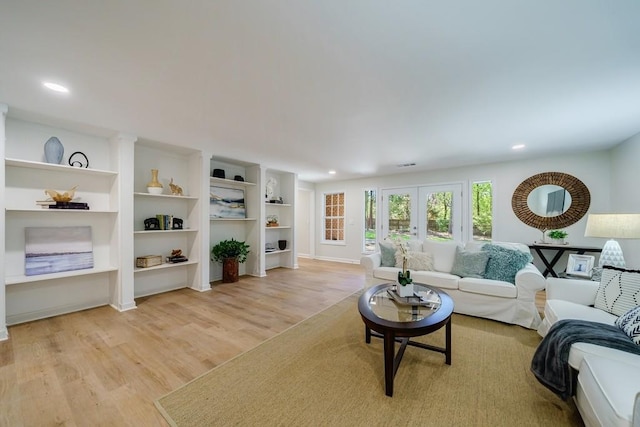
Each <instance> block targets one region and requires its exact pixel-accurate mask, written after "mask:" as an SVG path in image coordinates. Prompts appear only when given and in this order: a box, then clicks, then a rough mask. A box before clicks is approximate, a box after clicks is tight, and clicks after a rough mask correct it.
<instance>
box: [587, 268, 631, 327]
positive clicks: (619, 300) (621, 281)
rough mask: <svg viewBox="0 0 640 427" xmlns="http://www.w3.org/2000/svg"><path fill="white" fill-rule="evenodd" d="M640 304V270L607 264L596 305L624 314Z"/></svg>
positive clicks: (615, 313) (620, 314)
mask: <svg viewBox="0 0 640 427" xmlns="http://www.w3.org/2000/svg"><path fill="white" fill-rule="evenodd" d="M639 305H640V271H639V270H626V269H624V268H618V267H612V266H610V265H605V266H604V267H602V279H600V286H599V287H598V292H597V293H596V301H595V304H594V306H595V307H596V308H599V309H600V310H604V311H606V312H609V313H611V314H614V315H616V316H622V315H623V314H625V313H626V312H628V311H629V310H631V309H632V308H633V307H637V306H639Z"/></svg>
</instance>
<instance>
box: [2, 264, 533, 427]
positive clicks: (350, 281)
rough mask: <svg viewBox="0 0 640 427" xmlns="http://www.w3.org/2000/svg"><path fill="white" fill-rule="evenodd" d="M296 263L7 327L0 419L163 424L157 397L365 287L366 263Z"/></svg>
mask: <svg viewBox="0 0 640 427" xmlns="http://www.w3.org/2000/svg"><path fill="white" fill-rule="evenodd" d="M299 264H300V268H299V269H297V270H290V269H274V270H270V271H268V276H267V277H264V278H256V277H249V276H244V277H242V278H241V280H240V282H238V283H233V284H221V283H217V284H214V286H213V289H212V290H211V291H209V292H196V291H193V290H190V289H181V290H178V291H174V292H168V293H164V294H159V295H155V296H151V297H146V298H140V299H138V300H136V303H137V309H135V310H131V311H128V312H124V313H118V312H117V311H115V310H114V309H112V308H111V307H101V308H96V309H92V310H86V311H82V312H77V313H72V314H68V315H64V316H57V317H54V318H50V319H45V320H40V321H36V322H30V323H26V324H22V325H16V326H12V327H10V328H9V334H10V339H9V340H8V341H4V342H0V426H11V427H17V426H166V425H167V423H166V422H165V421H164V419H163V418H162V416H161V415H160V413H159V412H158V411H157V410H156V408H155V407H154V405H153V401H154V400H155V399H157V398H158V397H160V396H162V395H164V394H166V393H168V392H170V391H172V390H174V389H176V388H177V387H179V386H181V385H182V384H184V383H186V382H188V381H190V380H192V379H193V378H195V377H197V376H199V375H201V374H203V373H205V372H207V371H208V370H210V369H211V368H214V367H215V366H218V365H220V364H221V363H224V362H225V361H227V360H229V359H231V358H233V357H234V356H237V355H238V354H240V353H242V352H244V351H246V350H249V349H251V348H253V347H255V346H256V345H258V344H260V343H261V342H263V341H265V340H266V339H268V338H270V337H272V336H274V335H276V334H278V333H279V332H282V331H283V330H285V329H287V328H289V327H291V326H293V325H295V324H296V323H298V322H300V321H302V320H304V319H306V318H307V317H310V316H311V315H313V314H314V313H317V312H319V311H321V310H323V309H325V308H327V307H329V306H331V305H333V304H334V303H336V302H338V301H340V300H342V299H343V298H345V297H346V296H348V295H350V294H352V293H353V292H355V291H357V290H359V289H361V288H362V287H363V286H364V274H363V270H362V267H360V266H359V265H351V264H339V263H332V262H323V261H312V260H305V259H300V260H299ZM538 302H539V304H540V302H541V304H544V295H542V296H541V298H540V297H539V298H538Z"/></svg>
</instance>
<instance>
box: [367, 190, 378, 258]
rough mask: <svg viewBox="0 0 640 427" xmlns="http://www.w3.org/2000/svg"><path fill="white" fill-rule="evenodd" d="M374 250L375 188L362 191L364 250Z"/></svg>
mask: <svg viewBox="0 0 640 427" xmlns="http://www.w3.org/2000/svg"><path fill="white" fill-rule="evenodd" d="M375 250H376V190H365V192H364V251H365V252H375Z"/></svg>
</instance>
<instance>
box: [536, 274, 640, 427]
mask: <svg viewBox="0 0 640 427" xmlns="http://www.w3.org/2000/svg"><path fill="white" fill-rule="evenodd" d="M598 286H599V283H598V282H593V281H590V280H572V279H558V278H549V279H547V290H546V293H547V301H546V303H545V309H544V320H543V321H542V323H541V324H540V326H539V327H538V333H539V334H540V335H541V336H543V337H544V336H546V334H547V332H548V331H549V328H551V326H552V325H553V324H554V323H556V322H557V321H559V320H563V319H579V320H588V321H593V322H600V323H606V324H609V325H613V324H614V323H615V321H616V319H617V316H615V315H613V314H610V313H608V312H606V311H603V310H600V309H597V308H595V307H594V304H595V300H596V293H597V291H598ZM569 366H570V367H571V368H572V369H575V370H577V371H579V373H578V384H577V387H576V396H575V398H574V399H575V402H576V406H577V407H578V410H579V411H580V414H581V415H582V418H583V420H584V422H585V425H586V426H587V427H590V426H632V425H633V426H640V396H639V393H640V355H637V354H632V353H628V352H624V351H620V350H615V349H612V348H608V347H603V346H599V345H595V344H586V343H575V344H573V345H572V346H571V350H570V352H569ZM634 405H635V409H634ZM634 413H635V416H634V415H633V414H634Z"/></svg>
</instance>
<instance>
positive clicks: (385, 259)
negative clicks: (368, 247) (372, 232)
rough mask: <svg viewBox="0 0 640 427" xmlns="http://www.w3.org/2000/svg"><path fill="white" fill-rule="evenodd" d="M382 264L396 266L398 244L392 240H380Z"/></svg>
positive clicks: (382, 265)
mask: <svg viewBox="0 0 640 427" xmlns="http://www.w3.org/2000/svg"><path fill="white" fill-rule="evenodd" d="M380 258H381V261H380V266H381V267H395V265H396V245H395V244H393V243H391V242H380Z"/></svg>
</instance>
